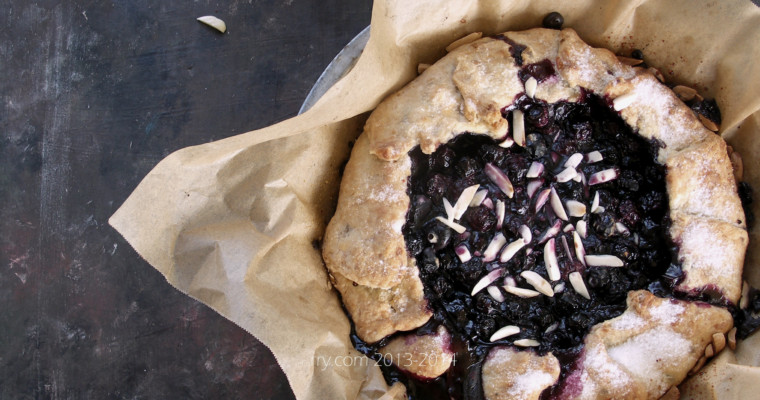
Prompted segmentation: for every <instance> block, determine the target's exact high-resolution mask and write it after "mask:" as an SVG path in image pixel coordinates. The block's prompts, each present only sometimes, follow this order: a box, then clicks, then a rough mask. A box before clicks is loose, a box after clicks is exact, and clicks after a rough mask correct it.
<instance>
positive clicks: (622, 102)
mask: <svg viewBox="0 0 760 400" xmlns="http://www.w3.org/2000/svg"><path fill="white" fill-rule="evenodd" d="M634 101H636V93H635V92H631V93H626V94H624V95H622V96H618V97H615V99H614V100H612V108H614V109H615V111H621V110H623V109H625V108H628V107H629V106H630V105H631V104H633V102H634Z"/></svg>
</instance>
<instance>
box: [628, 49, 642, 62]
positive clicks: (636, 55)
mask: <svg viewBox="0 0 760 400" xmlns="http://www.w3.org/2000/svg"><path fill="white" fill-rule="evenodd" d="M631 58H635V59H637V60H643V59H644V52H643V51H641V50H639V49H634V50H633V51H632V52H631Z"/></svg>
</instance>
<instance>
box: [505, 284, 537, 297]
mask: <svg viewBox="0 0 760 400" xmlns="http://www.w3.org/2000/svg"><path fill="white" fill-rule="evenodd" d="M502 287H503V288H504V290H505V291H506V292H507V293H511V294H513V295H515V296H517V297H522V298H524V299H529V298H531V297H536V296H539V295H540V294H541V293H539V292H537V291H535V290H530V289H523V288H519V287H517V286H502Z"/></svg>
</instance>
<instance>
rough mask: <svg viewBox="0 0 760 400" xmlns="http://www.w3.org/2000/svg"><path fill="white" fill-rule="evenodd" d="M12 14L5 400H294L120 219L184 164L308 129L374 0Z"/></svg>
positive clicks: (3, 228) (4, 125)
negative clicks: (207, 148)
mask: <svg viewBox="0 0 760 400" xmlns="http://www.w3.org/2000/svg"><path fill="white" fill-rule="evenodd" d="M0 8H1V9H0V96H2V99H1V100H0V131H1V132H2V136H1V137H0V398H2V399H27V398H29V399H31V398H34V399H48V398H50V399H106V398H108V399H122V398H124V399H126V398H129V399H136V398H146V399H148V398H150V399H158V398H184V399H210V398H225V399H237V398H240V399H289V398H293V394H292V393H291V391H290V388H289V386H288V383H287V381H286V379H285V376H284V375H283V373H282V371H281V370H280V369H279V367H278V366H277V364H276V362H275V360H274V358H273V357H272V355H271V353H270V352H269V350H268V349H266V348H265V347H264V346H263V345H261V344H260V343H259V342H258V341H257V340H255V339H254V338H252V337H251V336H250V335H248V334H247V333H246V332H244V331H243V330H241V329H240V328H238V327H236V326H235V325H233V324H232V323H231V322H229V321H227V320H225V319H223V318H221V317H220V316H218V315H217V314H215V313H214V312H213V311H211V310H209V309H208V308H206V307H205V306H203V305H201V304H199V303H197V302H195V301H194V300H192V299H190V298H189V297H187V296H185V295H183V294H181V293H179V292H177V291H176V290H174V289H173V288H172V287H170V286H169V285H168V284H167V283H166V282H165V280H164V278H163V277H162V276H161V275H160V274H159V273H158V272H156V271H155V270H153V268H152V267H150V266H149V265H148V264H147V263H145V262H144V261H142V260H141V259H140V258H139V257H138V256H137V254H136V253H135V252H134V251H133V250H132V249H131V248H130V247H129V246H128V245H127V244H126V243H125V242H124V241H123V240H122V238H121V237H120V236H119V235H118V234H117V233H116V232H115V231H114V230H113V229H112V228H110V227H109V226H108V225H107V220H108V218H109V217H110V215H111V214H112V213H113V212H114V211H115V210H116V209H117V208H118V206H119V205H121V203H122V202H123V201H124V199H125V198H126V197H127V196H128V195H129V193H130V192H131V191H132V190H133V189H134V188H135V186H136V185H137V184H138V182H139V181H140V179H142V177H143V176H145V174H147V173H148V171H149V170H150V169H151V168H152V167H153V166H154V165H155V164H156V163H157V162H158V161H159V160H160V159H161V158H163V157H164V156H166V155H168V154H169V153H170V152H172V151H174V150H177V149H180V148H182V147H185V146H189V145H194V144H200V143H205V142H209V141H212V140H216V139H221V138H224V137H227V136H231V135H234V134H237V133H242V132H245V131H249V130H253V129H256V128H261V127H264V126H267V125H270V124H272V123H275V122H278V121H281V120H283V119H287V118H289V117H292V116H294V115H296V113H297V111H298V109H299V107H300V105H301V103H302V102H303V100H304V98H305V97H306V95H307V93H308V92H309V89H310V88H311V86H312V85H313V84H314V82H315V81H316V79H317V78H318V77H319V75H320V73H321V72H322V70H323V69H324V68H325V67H326V66H327V64H328V63H329V62H330V60H331V59H332V58H333V57H334V56H335V55H336V54H337V53H338V51H339V50H340V49H341V48H342V47H343V46H344V45H345V44H346V43H348V42H349V40H350V39H351V38H353V37H354V36H355V35H356V34H357V33H359V32H360V31H361V30H362V29H363V28H364V27H366V26H367V25H368V24H369V20H370V12H371V1H370V0H358V1H357V0H320V1H316V0H240V1H237V0H229V1H210V0H195V1H181V0H167V1H154V0H130V1H122V0H106V1H102V0H101V1H96V0H91V1H85V0H80V1H55V0H41V1H35V2H32V1H29V0H9V1H8V2H4V3H3V6H2V7H0ZM209 14H213V15H216V16H218V17H220V18H222V19H223V20H224V21H225V22H226V23H227V26H228V29H229V30H228V33H227V34H224V35H222V34H219V33H217V32H216V31H213V30H212V29H210V28H208V27H206V26H205V25H202V24H200V23H199V22H197V21H196V20H195V18H196V17H199V16H203V15H209Z"/></svg>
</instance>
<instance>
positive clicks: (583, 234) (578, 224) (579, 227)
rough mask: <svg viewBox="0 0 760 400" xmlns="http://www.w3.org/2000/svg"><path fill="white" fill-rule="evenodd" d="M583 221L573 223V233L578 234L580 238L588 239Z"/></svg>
mask: <svg viewBox="0 0 760 400" xmlns="http://www.w3.org/2000/svg"><path fill="white" fill-rule="evenodd" d="M586 224H587V223H586V221H585V220H580V221H578V222H576V223H575V231H576V232H578V234H579V235H581V237H582V238H584V239H585V238H587V237H588V230H587V225H586Z"/></svg>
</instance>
